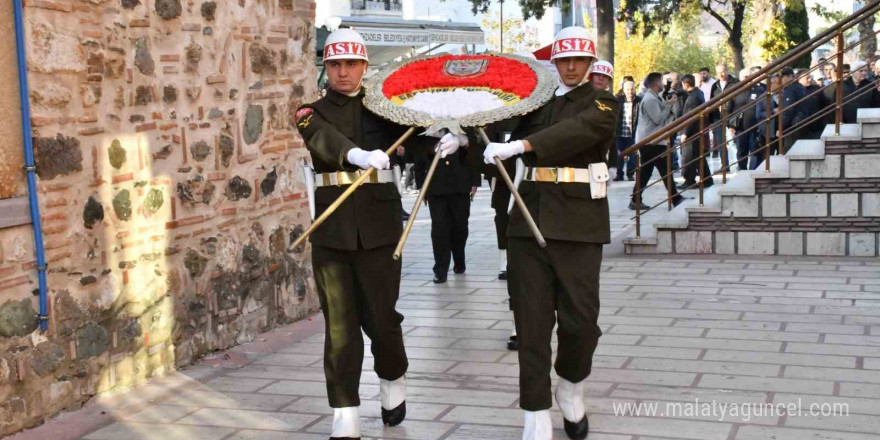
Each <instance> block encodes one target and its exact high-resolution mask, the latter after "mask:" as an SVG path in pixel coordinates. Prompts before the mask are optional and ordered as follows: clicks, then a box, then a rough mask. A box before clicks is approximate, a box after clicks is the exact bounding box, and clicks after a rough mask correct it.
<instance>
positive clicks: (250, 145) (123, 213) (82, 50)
mask: <svg viewBox="0 0 880 440" xmlns="http://www.w3.org/2000/svg"><path fill="white" fill-rule="evenodd" d="M314 10H315V4H314V1H313V0H229V1H216V2H215V1H201V0H90V1H80V0H55V1H48V0H29V1H27V2H26V11H25V19H26V28H27V36H26V43H27V46H28V71H29V80H30V86H31V95H30V98H31V104H32V106H33V118H32V121H33V125H34V132H33V136H34V144H35V149H36V160H37V172H38V175H39V184H38V185H39V196H40V205H41V206H40V208H41V213H42V216H43V222H44V223H43V224H44V237H45V242H46V243H45V247H46V253H47V258H48V261H49V278H48V280H49V289H50V295H49V300H50V315H51V316H50V321H49V324H50V329H49V332H48V333H47V334H45V335H41V334H39V332H38V331H37V332H35V329H36V325H37V322H36V319H35V317H34V315H35V313H36V310H37V298H36V296H34V292H35V289H36V288H37V284H36V272H35V265H36V263H35V257H34V253H33V238H32V232H31V231H32V230H31V227H30V226H29V225H28V226H19V227H15V228H7V229H3V230H0V353H2V354H0V435H4V434H8V433H11V432H14V431H17V430H20V429H22V428H24V427H28V426H33V425H35V424H38V423H40V421H41V420H42V419H43V418H44V417H46V416H50V415H53V414H55V413H57V412H59V411H61V410H64V409H67V408H75V407H77V406H78V405H79V404H80V403H81V402H83V401H85V400H86V399H88V398H89V397H90V396H92V395H94V394H96V393H101V392H104V391H107V390H110V389H113V388H117V387H121V386H131V385H135V384H138V383H140V382H143V381H144V380H145V379H147V378H148V377H151V376H153V375H157V374H163V373H164V372H167V371H169V370H171V369H173V368H175V367H179V366H182V365H186V364H188V363H191V362H192V361H193V360H194V359H195V358H197V357H198V356H201V355H203V354H205V353H207V352H209V351H211V350H216V349H223V348H226V347H229V346H230V345H233V344H237V343H241V342H244V341H249V340H252V339H253V338H254V335H255V334H256V333H258V332H261V331H265V330H266V329H269V328H271V327H273V326H276V325H278V324H281V323H286V322H290V321H292V320H296V319H299V318H301V317H303V316H305V315H307V314H308V313H311V312H313V311H315V310H317V308H318V304H317V300H316V298H315V295H314V293H313V291H314V289H313V282H312V281H311V279H310V265H309V264H308V262H307V261H305V258H306V256H305V255H304V254H303V253H302V249H299V250H298V251H299V252H298V253H289V252H287V251H286V249H287V246H288V245H289V243H290V242H291V239H292V238H293V237H295V236H297V234H299V233H301V231H302V229H303V225H304V224H305V223H307V222H308V204H307V201H306V200H305V194H304V186H303V185H302V184H301V183H299V181H298V178H297V176H299V174H300V169H299V167H298V166H297V165H296V164H297V163H298V161H299V159H300V158H302V157H304V156H305V155H306V152H305V150H304V149H303V148H302V146H303V145H302V141H301V139H300V138H299V137H298V136H297V135H296V134H295V131H293V130H291V125H290V120H289V119H290V118H289V114H290V111H291V110H292V109H295V108H296V107H298V106H299V104H300V103H301V102H302V101H306V100H313V99H314V97H315V96H316V92H317V91H316V89H315V76H316V72H315V62H314V60H315V49H314V25H313V22H314ZM2 11H3V12H4V13H7V12H8V13H9V14H11V10H8V8H7V9H3V10H2ZM7 18H8V20H10V22H11V15H10V16H9V17H7ZM10 38H11V36H10ZM2 96H4V97H5V95H2ZM3 104H4V107H9V106H17V101H16V102H4V103H3ZM2 148H3V149H9V151H10V152H11V151H14V150H12V149H19V150H20V149H21V146H20V145H19V144H12V145H8V146H3V147H2Z"/></svg>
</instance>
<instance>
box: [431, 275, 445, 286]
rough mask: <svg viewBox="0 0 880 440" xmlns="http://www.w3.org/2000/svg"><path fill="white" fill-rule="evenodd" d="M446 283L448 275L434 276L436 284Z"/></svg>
mask: <svg viewBox="0 0 880 440" xmlns="http://www.w3.org/2000/svg"><path fill="white" fill-rule="evenodd" d="M445 282H446V275H443V276H440V275H434V284H443V283H445Z"/></svg>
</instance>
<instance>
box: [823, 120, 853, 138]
mask: <svg viewBox="0 0 880 440" xmlns="http://www.w3.org/2000/svg"><path fill="white" fill-rule="evenodd" d="M821 139H822V140H828V141H860V140H862V124H840V134H835V133H834V124H828V125H827V126H826V127H825V131H823V132H822V137H821Z"/></svg>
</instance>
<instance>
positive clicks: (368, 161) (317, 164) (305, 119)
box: [295, 29, 457, 439]
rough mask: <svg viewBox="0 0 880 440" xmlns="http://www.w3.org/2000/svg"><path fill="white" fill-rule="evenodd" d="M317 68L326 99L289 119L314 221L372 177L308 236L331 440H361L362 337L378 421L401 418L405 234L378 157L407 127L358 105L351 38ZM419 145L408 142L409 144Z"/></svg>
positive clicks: (332, 48) (358, 63)
mask: <svg viewBox="0 0 880 440" xmlns="http://www.w3.org/2000/svg"><path fill="white" fill-rule="evenodd" d="M324 62H325V65H326V67H327V72H328V76H329V78H330V85H331V88H330V90H329V91H328V93H327V96H325V97H324V98H322V99H320V100H318V101H317V102H314V103H312V104H309V105H304V106H303V107H301V108H300V109H299V110H297V113H296V116H295V118H296V124H297V129H298V130H299V132H300V134H301V135H302V137H303V140H304V141H305V144H306V147H307V148H308V150H309V152H310V153H311V156H312V165H313V167H314V171H315V173H316V175H315V186H316V187H317V189H316V190H315V193H314V201H315V211H316V213H315V214H316V215H318V216H319V215H321V213H323V212H324V211H325V210H326V209H327V208H328V207H329V206H330V204H332V203H333V202H334V201H335V200H336V199H337V198H338V197H339V196H340V195H341V194H342V193H343V192H344V191H345V189H346V188H347V186H348V184H350V183H352V182H353V181H354V180H356V179H357V177H358V176H359V175H360V173H361V172H362V171H361V170H366V169H369V168H371V167H372V168H377V169H378V170H377V172H376V173H375V174H374V175H373V176H372V178H371V179H370V180H367V182H366V183H364V184H363V186H362V187H361V188H358V190H357V191H355V192H354V194H353V195H352V196H351V197H350V198H349V199H347V200H346V201H345V202H344V203H342V205H340V206H339V208H338V210H337V211H336V212H335V213H333V215H331V216H330V217H329V218H328V219H327V220H326V222H325V223H323V224H322V225H321V226H320V227H319V228H318V229H317V230H316V231H315V232H314V233H313V234H312V235H311V237H310V239H311V243H312V264H313V268H314V274H315V282H316V284H317V288H318V296H319V299H320V301H321V308H322V311H323V313H324V318H325V321H326V335H325V343H324V372H325V375H326V378H327V394H328V397H329V400H330V406H331V407H333V409H334V415H333V431H332V434H331V439H359V438H360V413H359V409H358V407H359V405H360V399H359V397H358V388H359V385H360V376H361V369H362V366H363V355H364V353H363V350H364V341H363V338H362V336H361V329H363V331H364V332H365V333H366V334H367V336H369V338H370V340H371V350H372V352H373V357H374V359H375V370H376V374H377V375H378V376H379V378H380V384H379V385H380V394H381V400H382V420H383V422H384V423H385V424H386V425H390V426H394V425H397V424H399V423H401V422H402V421H403V419H404V417H405V416H406V402H405V398H406V381H405V377H404V374H405V373H406V370H407V366H408V362H407V358H406V352H405V350H404V345H403V333H402V331H401V328H400V324H401V322H402V321H403V315H401V314H399V313H398V312H397V311H396V309H395V304H396V303H397V299H398V296H399V292H400V269H401V262H400V261H395V260H394V259H393V258H392V254H393V253H394V247H395V244H396V243H397V240H398V239H399V238H400V235H401V233H402V227H401V225H402V221H401V209H400V193H399V192H398V190H397V186H396V185H395V183H394V176H393V173H392V172H391V171H389V170H388V169H387V168H389V166H390V158H389V157H388V156H387V155H386V154H385V152H384V150H385V149H386V148H388V147H390V146H391V145H392V144H393V143H394V142H395V141H396V140H397V138H398V137H399V136H400V135H402V134H403V133H404V132H405V130H406V129H405V127H401V126H399V125H396V124H393V123H391V122H388V121H386V120H384V119H382V118H380V117H379V116H376V115H375V114H373V113H371V112H369V111H368V110H367V109H366V108H365V107H364V106H363V97H364V90H363V88H362V87H361V80H362V78H363V74H364V73H365V72H366V69H367V54H366V46H365V45H364V42H363V39H362V38H361V36H360V35H359V34H357V32H355V31H353V30H350V29H340V30H337V31H335V32H334V33H333V34H331V35H330V36H328V38H327V45H326V46H325V48H324ZM422 139H424V138H422ZM420 142H422V141H420V140H419V139H415V138H414V139H413V140H412V142H411V143H410V145H412V146H415V145H414V144H416V143H420ZM450 143H451V144H454V145H453V146H454V147H455V148H457V143H456V142H455V141H454V140H450V141H449V142H447V143H446V144H442V145H446V150H450V149H452V148H451V146H450V145H449V144H450ZM447 154H448V153H447ZM395 156H396V155H395Z"/></svg>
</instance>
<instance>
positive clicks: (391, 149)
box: [288, 127, 416, 250]
mask: <svg viewBox="0 0 880 440" xmlns="http://www.w3.org/2000/svg"><path fill="white" fill-rule="evenodd" d="M415 131H416V128H415V127H410V129H409V130H407V131H406V133H404V134H403V136H401V137H400V138H399V139H397V141H396V142H394V145H392V146H391V147H389V148H388V149H387V150H385V154H387V155H389V156H390V155H392V154H394V152H395V151H397V147H399V146H400V145H401V144H403V142H404V141H406V140H407V139H408V138H409V137H410V136H411V135H412V134H413V132H415ZM375 171H376V169H375V168H372V167H371V168H369V169H368V170H367V171H366V172H365V173H363V174H361V176H360V177H358V179H357V180H355V181H354V183H352V184H351V185H349V186H348V188H346V190H345V192H343V193H342V195H340V196H339V197H338V198H337V199H336V201H334V202H333V204H331V205H330V206H329V207H328V208H327V210H325V211H324V212H323V213H322V214H321V215H320V216H318V218H316V219H315V221H313V222H312V225H311V226H309V229H307V230H306V232H304V233H303V235H300V237H299V238H297V239H296V241H295V242H293V244H292V245H291V246H290V248H288V250H291V249H296V247H297V246H299V245H300V244H302V243H303V242H304V241H305V240H306V239H307V238H308V237H309V235H312V232H315V229H318V226H321V223H324V221H325V220H327V218H328V217H330V216H331V215H332V214H333V212H334V211H336V209H337V208H339V205H342V202H345V200H346V199H348V197H349V196H351V195H352V194H353V193H354V192H355V190H357V189H358V187H359V186H361V184H362V183H364V182H365V181H366V180H367V179H369V178H370V176H372V175H373V173H374V172H375Z"/></svg>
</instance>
